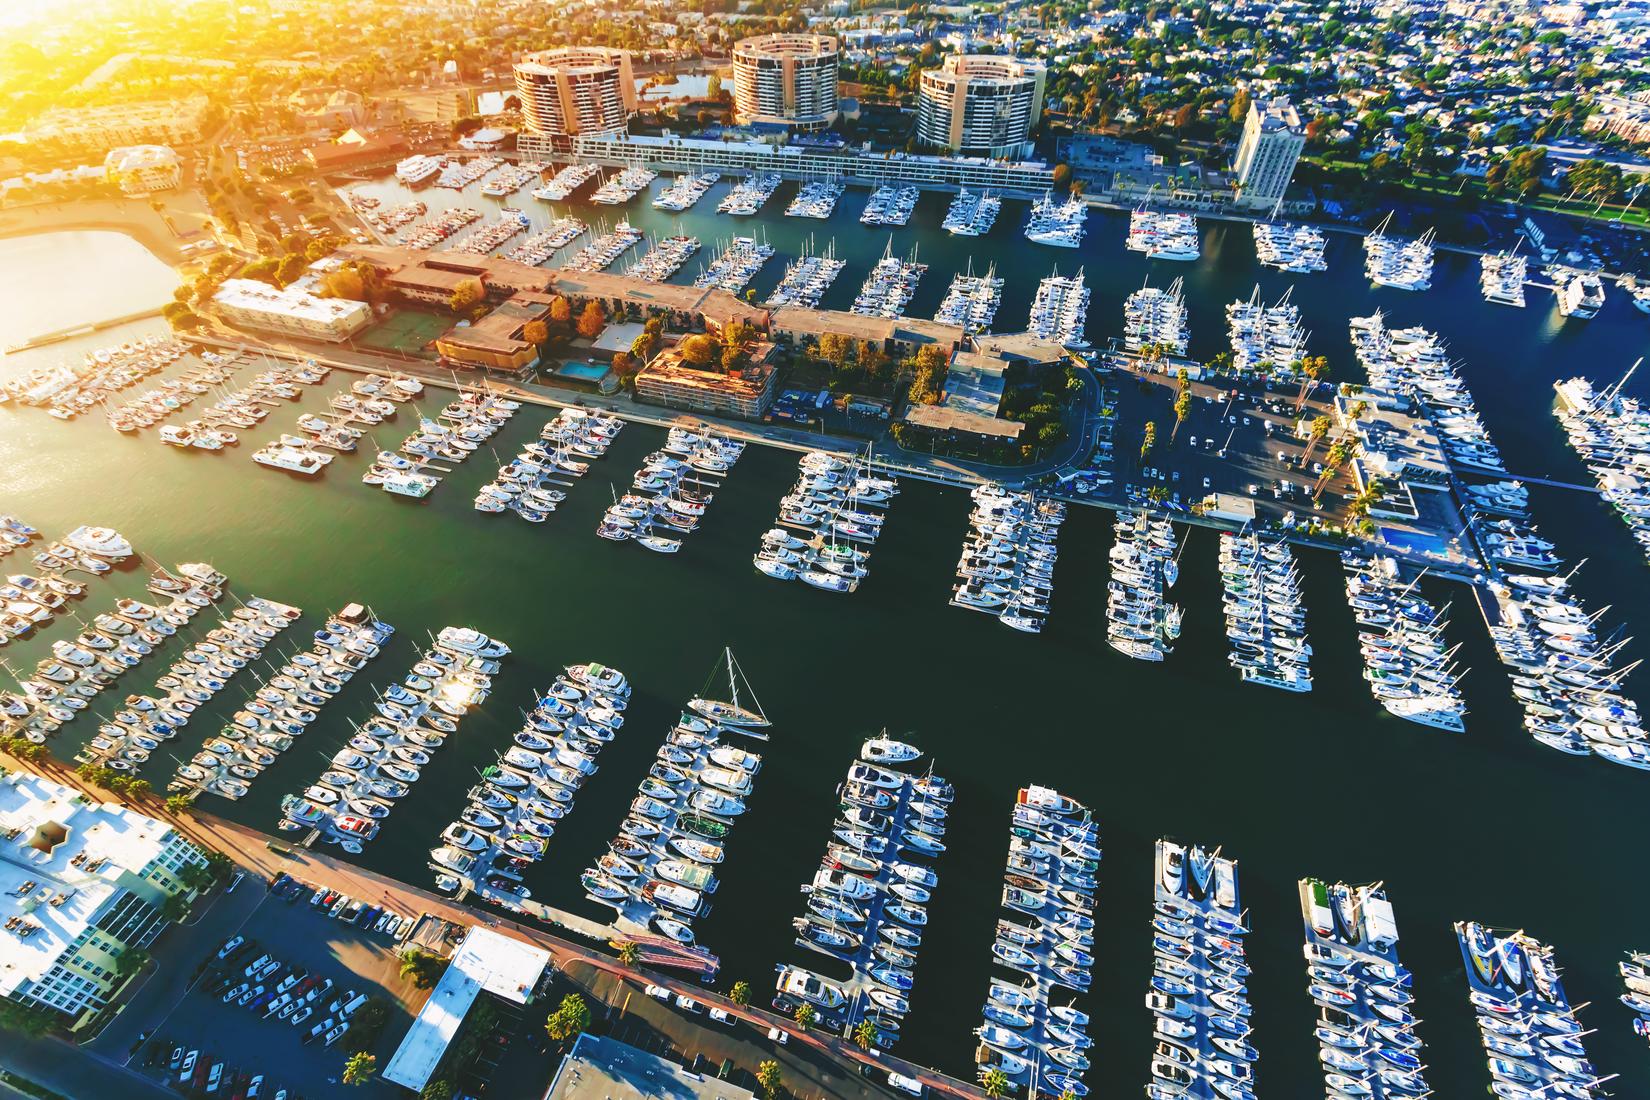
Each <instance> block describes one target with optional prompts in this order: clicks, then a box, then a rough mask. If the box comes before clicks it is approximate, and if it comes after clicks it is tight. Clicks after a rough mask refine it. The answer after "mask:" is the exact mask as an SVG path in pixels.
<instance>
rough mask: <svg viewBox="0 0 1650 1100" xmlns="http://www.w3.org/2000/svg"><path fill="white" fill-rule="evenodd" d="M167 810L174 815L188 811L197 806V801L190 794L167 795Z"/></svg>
mask: <svg viewBox="0 0 1650 1100" xmlns="http://www.w3.org/2000/svg"><path fill="white" fill-rule="evenodd" d="M165 805H166V812H167V813H169V814H171V815H172V816H173V817H178V816H181V815H183V814H186V813H188V812H189V811H190V810H193V809H194V808H195V803H194V801H193V800H192V799H190V797H189V796H188V795H184V794H173V795H167V796H166V803H165Z"/></svg>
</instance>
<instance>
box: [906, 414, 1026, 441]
mask: <svg viewBox="0 0 1650 1100" xmlns="http://www.w3.org/2000/svg"><path fill="white" fill-rule="evenodd" d="M905 422H906V423H907V424H911V425H914V426H916V427H918V428H927V429H929V430H931V431H936V432H967V433H969V434H971V435H986V436H993V437H995V438H998V439H1005V440H1008V441H1009V442H1013V441H1015V440H1017V439H1019V438H1020V433H1021V432H1023V431H1025V427H1026V426H1025V425H1024V424H1022V423H1020V422H1019V421H1018V420H1003V419H1001V418H1000V417H996V416H986V415H983V414H981V413H977V412H969V411H967V410H965V409H960V408H952V407H951V406H949V405H912V406H911V407H910V408H908V409H906V410H905Z"/></svg>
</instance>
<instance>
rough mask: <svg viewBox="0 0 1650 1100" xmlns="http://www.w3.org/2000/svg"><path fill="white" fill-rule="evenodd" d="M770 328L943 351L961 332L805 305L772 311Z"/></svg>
mask: <svg viewBox="0 0 1650 1100" xmlns="http://www.w3.org/2000/svg"><path fill="white" fill-rule="evenodd" d="M773 327H774V331H776V332H788V333H793V334H795V335H798V336H813V337H816V338H817V337H819V336H821V335H823V334H825V333H827V332H839V333H841V334H842V335H844V336H848V337H851V338H852V339H855V340H873V341H877V342H886V341H889V340H895V341H899V342H901V343H906V344H938V345H940V346H941V347H944V348H947V349H949V348H953V347H956V346H958V345H959V344H961V343H962V339H963V330H962V329H960V328H958V327H956V326H955V325H942V324H940V323H939V322H938V321H930V320H926V319H924V318H922V317H897V318H891V317H865V316H862V315H860V314H858V313H850V312H848V311H846V310H832V309H808V308H807V307H805V306H782V307H780V308H779V309H776V310H774V314H773Z"/></svg>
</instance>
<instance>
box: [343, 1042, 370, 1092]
mask: <svg viewBox="0 0 1650 1100" xmlns="http://www.w3.org/2000/svg"><path fill="white" fill-rule="evenodd" d="M377 1069H378V1059H377V1057H376V1056H374V1055H371V1054H368V1053H367V1052H366V1051H364V1050H358V1051H356V1052H355V1053H354V1054H352V1055H350V1056H349V1061H348V1062H345V1063H344V1084H346V1085H364V1084H366V1083H367V1082H368V1081H371V1080H372V1075H373V1073H374V1072H375V1071H376V1070H377Z"/></svg>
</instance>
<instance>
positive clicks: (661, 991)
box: [642, 985, 670, 1001]
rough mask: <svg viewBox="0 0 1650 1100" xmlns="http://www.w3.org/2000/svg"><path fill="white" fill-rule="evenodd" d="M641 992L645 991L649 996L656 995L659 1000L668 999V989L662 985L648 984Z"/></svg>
mask: <svg viewBox="0 0 1650 1100" xmlns="http://www.w3.org/2000/svg"><path fill="white" fill-rule="evenodd" d="M642 992H644V993H646V994H647V995H648V996H649V997H656V998H658V999H659V1000H661V1001H668V1000H670V990H668V989H666V988H665V987H664V986H662V985H650V986H648V987H647V988H646V989H644V990H643V991H642Z"/></svg>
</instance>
